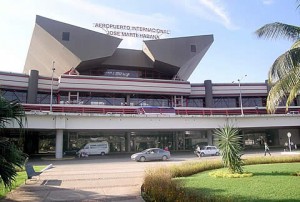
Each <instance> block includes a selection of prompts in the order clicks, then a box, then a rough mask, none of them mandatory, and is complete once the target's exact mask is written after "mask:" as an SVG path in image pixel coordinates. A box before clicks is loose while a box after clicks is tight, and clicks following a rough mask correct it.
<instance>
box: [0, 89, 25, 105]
mask: <svg viewBox="0 0 300 202" xmlns="http://www.w3.org/2000/svg"><path fill="white" fill-rule="evenodd" d="M0 93H1V95H2V96H3V97H4V98H5V99H7V100H8V101H13V100H17V101H19V102H21V103H26V102H27V91H17V90H4V89H2V90H1V91H0Z"/></svg>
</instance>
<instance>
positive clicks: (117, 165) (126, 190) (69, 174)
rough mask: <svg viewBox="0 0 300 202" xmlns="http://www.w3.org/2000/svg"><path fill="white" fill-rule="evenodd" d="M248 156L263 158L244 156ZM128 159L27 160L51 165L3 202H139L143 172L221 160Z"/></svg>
mask: <svg viewBox="0 0 300 202" xmlns="http://www.w3.org/2000/svg"><path fill="white" fill-rule="evenodd" d="M248 155H263V152H262V153H260V154H248ZM129 158H130V155H129V154H128V156H127V155H126V156H124V155H119V156H118V155H108V156H93V157H88V158H81V159H63V160H54V159H50V158H44V159H38V160H30V161H29V163H30V164H32V165H48V164H53V168H51V169H49V170H46V171H45V172H43V173H42V174H41V175H40V176H39V177H38V178H37V180H27V182H26V184H25V185H22V186H21V187H19V188H18V189H16V190H14V191H12V192H11V193H9V194H8V195H7V197H6V198H5V199H4V200H3V201H89V202H91V201H122V202H126V201H128V202H129V201H130V202H139V201H143V199H142V198H141V196H140V194H141V192H140V191H141V190H140V187H141V185H142V182H143V177H144V172H145V169H151V168H152V167H157V166H163V165H170V164H174V163H182V162H185V161H203V160H209V159H215V158H221V157H204V158H198V157H196V156H195V155H194V154H192V152H189V153H178V154H173V155H172V159H171V160H170V161H155V162H135V161H131V160H130V159H129Z"/></svg>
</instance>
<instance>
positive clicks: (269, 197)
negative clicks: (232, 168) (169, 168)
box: [177, 163, 300, 202]
mask: <svg viewBox="0 0 300 202" xmlns="http://www.w3.org/2000/svg"><path fill="white" fill-rule="evenodd" d="M214 171H215V170H214ZM244 171H246V172H252V173H253V174H254V176H253V177H245V178H214V177H211V176H209V175H208V173H209V172H212V171H206V172H202V173H199V174H196V175H193V176H190V177H185V178H178V179H177V180H180V181H181V182H183V185H184V188H185V189H187V190H188V191H192V192H194V193H196V194H197V193H199V194H200V193H202V194H203V193H204V194H206V195H217V196H224V197H226V198H227V197H228V198H232V199H233V200H234V201H247V202H248V201H256V202H258V201H286V202H287V201H300V190H299V185H300V176H292V173H295V172H300V163H280V164H260V165H249V166H244Z"/></svg>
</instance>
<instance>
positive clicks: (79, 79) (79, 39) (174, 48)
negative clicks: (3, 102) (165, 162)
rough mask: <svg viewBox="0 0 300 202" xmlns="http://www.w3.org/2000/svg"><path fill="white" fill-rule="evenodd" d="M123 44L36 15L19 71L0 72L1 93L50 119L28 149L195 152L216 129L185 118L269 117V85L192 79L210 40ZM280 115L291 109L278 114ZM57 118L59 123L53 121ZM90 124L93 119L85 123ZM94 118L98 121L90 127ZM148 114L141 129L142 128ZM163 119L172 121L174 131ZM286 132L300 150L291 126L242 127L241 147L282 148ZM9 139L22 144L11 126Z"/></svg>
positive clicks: (33, 132) (27, 142)
mask: <svg viewBox="0 0 300 202" xmlns="http://www.w3.org/2000/svg"><path fill="white" fill-rule="evenodd" d="M121 41H122V39H120V38H118V37H115V36H111V35H107V34H103V33H98V32H95V31H91V30H87V29H84V28H80V27H77V26H74V25H70V24H66V23H63V22H59V21H55V20H52V19H48V18H45V17H42V16H37V17H36V24H35V27H34V30H33V34H32V39H31V43H30V46H29V50H28V54H27V59H26V62H25V67H24V72H23V73H22V74H21V73H11V72H0V89H1V94H2V96H4V97H5V98H7V99H8V100H15V99H17V100H18V101H20V102H21V103H22V104H23V107H24V109H25V111H26V113H27V114H28V115H29V116H30V117H31V116H32V117H34V116H39V115H41V114H42V115H43V116H41V117H46V116H47V115H49V116H51V117H52V118H53V119H51V120H54V119H56V123H55V126H53V128H51V127H46V126H44V125H46V124H47V123H43V122H40V123H39V125H40V127H39V126H34V127H31V128H30V127H28V128H26V129H25V130H26V132H25V135H24V150H25V152H27V153H29V154H35V153H43V152H54V151H55V152H61V151H63V152H68V151H71V150H75V149H77V148H79V147H81V146H82V145H84V144H85V143H87V142H90V141H107V142H109V145H110V151H111V152H134V151H138V150H141V149H145V148H148V147H164V146H169V147H170V149H171V150H191V149H192V148H193V147H194V145H196V144H201V145H209V144H215V138H214V136H213V134H212V133H213V127H212V126H210V125H209V124H207V126H206V122H205V121H204V122H198V120H197V124H199V127H197V126H193V127H190V128H189V126H188V125H187V126H184V122H186V120H187V119H189V118H191V117H192V118H193V120H195V119H197V118H198V117H200V118H201V119H202V118H203V117H204V118H205V120H208V121H209V120H213V119H214V118H217V117H229V116H233V117H241V116H245V117H247V116H251V117H255V116H257V117H262V116H271V115H267V113H266V109H265V106H266V98H267V94H268V90H269V87H268V84H267V82H265V81H264V82H262V83H218V84H217V83H212V81H211V80H205V81H203V82H202V83H201V82H200V81H199V83H190V82H189V81H188V78H189V77H190V75H191V74H192V73H193V71H194V70H195V68H196V67H197V66H198V64H199V63H200V61H201V59H202V58H203V56H204V55H205V54H206V52H207V51H208V49H209V47H210V46H211V45H212V43H213V41H214V38H213V35H199V36H188V37H179V38H167V39H154V40H153V39H151V40H145V41H144V44H143V48H142V50H133V49H122V48H119V45H120V43H121ZM299 105H300V99H299V100H298V99H296V100H295V102H294V103H293V106H291V107H290V109H289V111H288V114H289V115H293V117H297V116H298V114H299V107H298V106H299ZM276 113H277V114H281V115H282V114H283V115H286V113H287V112H286V111H285V109H284V108H279V109H278V110H277V112H276ZM45 114H46V115H45ZM73 115H76V116H80V117H81V119H80V118H79V119H78V118H77V119H76V120H77V121H78V122H77V125H80V124H83V126H80V127H79V126H76V124H74V126H72V127H71V126H70V125H68V120H69V119H70V118H68V116H73ZM63 116H64V117H65V118H63V119H62V117H63ZM57 117H60V119H61V120H63V121H61V122H58V121H57ZM87 117H89V118H91V117H92V118H93V117H94V118H93V119H89V120H90V121H84V120H86V119H87ZM97 117H101V120H102V121H101V122H95V119H97ZM116 117H117V118H118V120H119V121H128V120H129V119H130V120H131V119H132V118H134V119H135V120H138V121H135V122H128V123H129V124H127V125H126V126H122V124H120V123H118V122H116V121H114V122H112V123H111V124H112V125H106V124H105V123H106V120H104V119H107V121H109V120H112V119H116ZM144 117H147V121H145V122H143V121H141V120H143V118H144ZM149 117H150V118H149ZM136 118H137V119H136ZM169 118H170V119H174V118H176V122H174V126H173V127H172V124H171V123H169V122H168V121H167V119H169ZM32 120H36V119H32ZM37 120H38V121H42V120H43V118H40V119H37ZM45 120H47V119H45ZM103 120H104V121H103ZM145 120H146V119H145ZM158 120H159V121H160V123H162V125H161V126H160V127H153V128H151V127H150V125H151V124H150V125H149V122H151V121H152V122H153V121H158ZM148 121H149V122H148ZM164 122H165V124H164ZM90 123H95V124H94V125H93V126H91V125H90ZM181 123H182V127H179V126H178V125H181ZM84 124H86V125H84ZM29 125H30V124H29ZM32 125H34V123H32ZM95 125H96V126H95ZM166 125H169V126H168V127H164V126H166ZM177 126H178V127H177ZM287 131H289V132H291V133H292V134H293V141H294V142H295V143H298V144H299V143H300V137H299V126H298V125H297V124H296V125H295V124H290V125H285V126H282V127H280V126H278V127H277V126H273V127H269V126H266V127H262V126H259V127H247V124H246V125H245V127H243V128H242V129H241V133H242V134H243V137H244V146H245V147H250V148H255V147H260V146H262V144H263V141H268V143H269V144H270V145H271V146H280V145H283V144H284V142H285V141H286V133H287ZM7 136H8V137H9V138H12V139H14V138H19V136H18V133H17V132H16V131H15V130H14V129H12V128H11V129H10V130H9V132H8V133H7ZM57 148H59V149H57ZM59 156H60V155H59Z"/></svg>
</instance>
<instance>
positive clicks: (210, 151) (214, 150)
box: [200, 146, 220, 156]
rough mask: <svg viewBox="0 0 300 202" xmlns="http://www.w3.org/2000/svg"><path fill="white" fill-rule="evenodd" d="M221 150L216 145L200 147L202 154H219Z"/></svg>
mask: <svg viewBox="0 0 300 202" xmlns="http://www.w3.org/2000/svg"><path fill="white" fill-rule="evenodd" d="M219 155H220V150H219V149H218V148H217V147H216V146H204V147H203V148H201V149H200V156H219Z"/></svg>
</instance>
